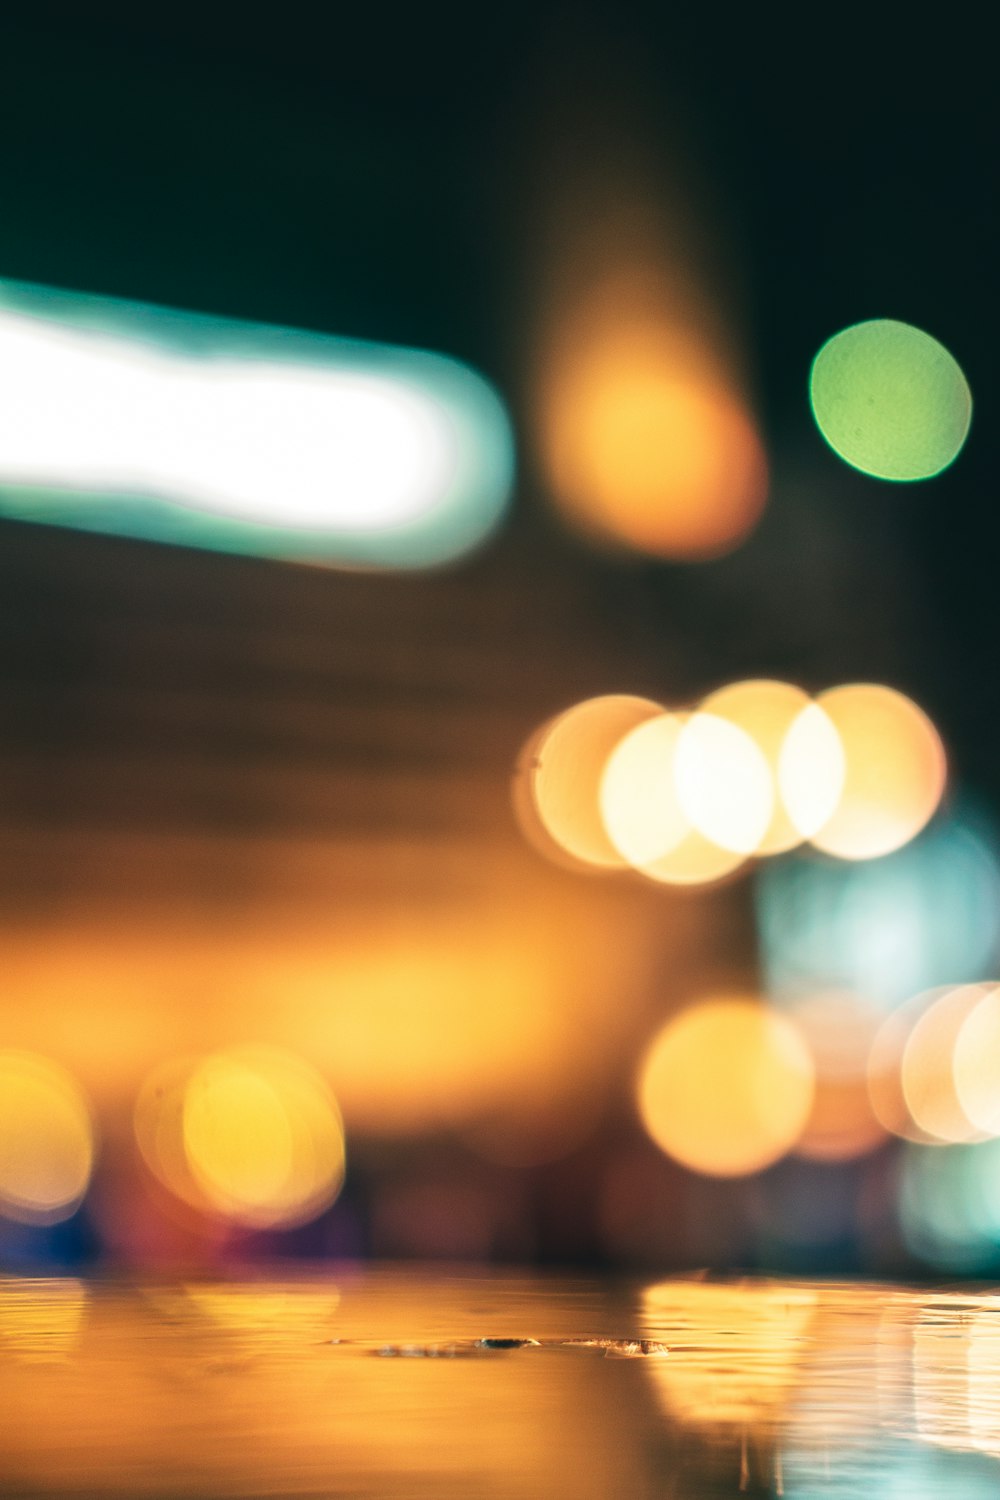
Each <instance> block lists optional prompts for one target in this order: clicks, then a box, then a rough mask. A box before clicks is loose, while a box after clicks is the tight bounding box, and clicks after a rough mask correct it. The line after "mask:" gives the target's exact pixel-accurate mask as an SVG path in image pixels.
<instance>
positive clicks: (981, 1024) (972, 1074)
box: [953, 985, 1000, 1136]
mask: <svg viewBox="0 0 1000 1500" xmlns="http://www.w3.org/2000/svg"><path fill="white" fill-rule="evenodd" d="M967 988H968V989H970V990H971V989H975V988H978V990H979V993H978V995H977V997H976V999H975V1002H974V1004H973V1005H972V1006H971V1008H970V1009H969V1012H968V1014H967V1015H966V1016H965V1018H964V1019H963V1021H962V1024H961V1026H960V1027H959V1031H958V1035H957V1037H956V1038H955V1045H954V1050H953V1079H954V1087H955V1093H956V1095H957V1096H958V1101H959V1103H960V1105H961V1108H962V1110H963V1112H964V1114H965V1115H966V1116H967V1118H968V1119H969V1120H970V1121H971V1123H972V1124H973V1125H974V1126H975V1127H976V1129H978V1130H980V1131H982V1132H983V1133H984V1134H986V1135H991V1136H998V1135H1000V1087H998V1084H1000V988H998V987H997V986H996V985H992V986H990V987H989V988H985V987H982V986H979V987H976V986H971V985H970V986H967Z"/></svg>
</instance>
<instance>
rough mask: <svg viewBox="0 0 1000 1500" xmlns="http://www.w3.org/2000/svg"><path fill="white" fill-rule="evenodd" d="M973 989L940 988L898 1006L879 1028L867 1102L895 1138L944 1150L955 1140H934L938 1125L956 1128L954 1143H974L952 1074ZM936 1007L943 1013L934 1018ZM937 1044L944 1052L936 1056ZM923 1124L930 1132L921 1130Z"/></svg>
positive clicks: (948, 1136) (941, 1136)
mask: <svg viewBox="0 0 1000 1500" xmlns="http://www.w3.org/2000/svg"><path fill="white" fill-rule="evenodd" d="M976 988H977V987H976V986H974V985H972V986H970V985H963V986H961V987H959V988H958V989H956V988H955V986H953V985H943V986H941V987H939V988H938V989H933V990H928V991H926V992H925V993H924V994H921V995H916V996H914V998H913V999H912V1000H908V1001H907V1002H906V1004H905V1005H899V1006H897V1007H896V1009H895V1010H894V1011H892V1012H891V1014H890V1015H888V1016H887V1017H886V1019H885V1020H884V1021H883V1022H882V1025H881V1026H880V1027H879V1030H878V1032H877V1033H876V1036H875V1040H874V1042H873V1043H872V1048H871V1052H870V1054H869V1057H868V1096H869V1098H870V1100H871V1104H872V1109H873V1110H874V1111H875V1115H876V1116H877V1118H878V1119H879V1120H880V1121H881V1122H882V1124H883V1125H884V1126H885V1128H886V1130H889V1131H891V1132H892V1134H893V1135H898V1136H899V1137H901V1139H903V1140H907V1141H913V1142H914V1143H915V1144H916V1145H921V1146H940V1145H942V1144H948V1143H950V1142H951V1141H952V1139H953V1137H952V1135H951V1134H950V1133H949V1134H938V1132H937V1129H936V1127H937V1126H939V1125H940V1126H942V1127H943V1128H944V1129H945V1130H949V1131H950V1129H951V1128H952V1127H954V1129H955V1130H956V1131H958V1132H959V1134H958V1135H957V1136H955V1137H954V1139H956V1140H965V1141H968V1140H972V1139H975V1138H976V1132H975V1131H974V1130H973V1129H972V1127H971V1125H970V1122H969V1120H968V1118H967V1117H966V1115H965V1112H964V1108H963V1106H962V1104H961V1102H960V1100H959V1097H958V1095H957V1092H956V1088H955V1082H954V1077H953V1071H952V1067H953V1063H952V1052H953V1047H954V1043H955V1037H956V1036H957V1034H958V1033H959V1031H960V1029H961V1025H962V1021H963V1020H964V1017H965V1015H966V1014H967V1013H968V1004H969V1002H970V1001H971V999H972V991H973V990H975V989H976ZM938 1002H942V1004H941V1009H940V1011H937V1012H936V1013H935V1014H933V1015H932V1013H933V1012H935V1007H936V1006H937V1004H938ZM925 1021H926V1023H927V1024H926V1025H923V1024H922V1023H923V1022H925ZM918 1028H919V1030H918ZM911 1040H913V1043H914V1045H913V1046H912V1048H911V1046H910V1043H911ZM940 1043H943V1045H944V1046H945V1047H946V1048H947V1050H946V1052H944V1053H941V1052H940V1051H939V1050H938V1048H939V1044H940ZM913 1106H915V1107H916V1109H917V1111H918V1113H919V1116H920V1118H916V1117H915V1115H914V1113H913ZM924 1119H926V1120H927V1121H928V1124H929V1125H930V1127H931V1128H925V1125H924V1124H923V1120H924ZM962 1132H964V1133H962Z"/></svg>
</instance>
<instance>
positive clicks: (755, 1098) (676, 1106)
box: [638, 997, 813, 1177]
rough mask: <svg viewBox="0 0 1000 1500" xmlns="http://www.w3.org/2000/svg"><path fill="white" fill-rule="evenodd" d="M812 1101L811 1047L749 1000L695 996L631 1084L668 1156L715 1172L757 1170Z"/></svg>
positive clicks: (790, 1135) (795, 1129) (801, 1122)
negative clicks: (701, 998)
mask: <svg viewBox="0 0 1000 1500" xmlns="http://www.w3.org/2000/svg"><path fill="white" fill-rule="evenodd" d="M812 1102H813V1064H812V1059H811V1058H810V1055H809V1049H808V1048H807V1046H806V1044H805V1042H804V1041H803V1039H802V1037H801V1035H800V1034H799V1032H798V1031H797V1030H796V1028H795V1027H794V1026H793V1025H792V1024H791V1022H789V1021H787V1020H785V1019H784V1018H783V1017H782V1016H779V1015H776V1014H775V1013H773V1012H772V1011H769V1010H767V1009H765V1008H764V1007H763V1006H762V1005H760V1004H758V1003H757V1002H756V1001H754V1000H750V999H743V998H727V997H724V998H718V999H710V1000H704V1001H701V1002H699V1003H698V1004H696V1005H693V1006H691V1007H690V1008H689V1009H688V1010H685V1011H683V1012H682V1013H681V1014H680V1015H679V1016H676V1017H674V1018H673V1019H672V1020H670V1021H668V1022H667V1024H666V1026H664V1027H663V1029H662V1031H660V1032H659V1034H658V1035H657V1037H656V1038H655V1039H654V1041H653V1043H652V1046H651V1047H650V1048H649V1051H648V1052H647V1053H646V1056H645V1058H644V1060H643V1063H642V1068H641V1071H640V1076H639V1083H638V1103H639V1112H640V1114H641V1116H642V1121H643V1124H644V1125H645V1127H646V1130H647V1131H648V1133H649V1134H650V1136H651V1137H652V1138H653V1140H654V1141H655V1142H656V1144H657V1145H658V1146H659V1147H660V1149H661V1150H662V1151H665V1152H666V1153H667V1155H668V1156H673V1157H675V1158H676V1159H677V1160H678V1161H680V1162H682V1163H683V1164H684V1166H686V1167H690V1168H691V1169H692V1170H693V1171H696V1172H703V1173H706V1174H707V1175H709V1176H713V1177H740V1176H744V1175H746V1174H747V1173H750V1172H758V1171H760V1170H761V1169H762V1168H763V1167H766V1166H769V1165H770V1164H771V1163H772V1162H774V1161H777V1160H778V1158H779V1157H781V1156H784V1155H785V1153H786V1152H787V1151H790V1150H791V1149H792V1147H793V1146H794V1145H795V1143H796V1141H797V1140H798V1139H799V1137H800V1135H801V1134H802V1131H803V1129H804V1128H805V1125H806V1122H807V1120H808V1118H809V1112H810V1110H811V1108H812Z"/></svg>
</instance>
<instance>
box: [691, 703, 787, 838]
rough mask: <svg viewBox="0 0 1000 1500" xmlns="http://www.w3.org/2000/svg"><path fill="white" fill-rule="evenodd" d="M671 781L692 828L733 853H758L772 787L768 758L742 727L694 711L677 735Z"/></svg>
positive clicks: (770, 807)
mask: <svg viewBox="0 0 1000 1500" xmlns="http://www.w3.org/2000/svg"><path fill="white" fill-rule="evenodd" d="M674 782H675V785H676V788H677V800H678V802H679V804H680V806H681V808H682V810H683V812H684V813H685V815H686V816H687V818H688V819H689V820H690V823H691V826H692V828H694V829H695V831H696V832H698V833H701V834H703V835H704V836H705V837H706V838H708V839H710V840H711V841H712V843H713V844H717V845H718V846H719V848H720V849H728V850H729V851H730V852H731V853H734V854H752V853H755V852H756V851H757V849H758V848H759V847H760V844H761V841H762V840H763V838H764V836H765V834H766V833H767V830H768V827H769V825H770V822H771V817H772V813H773V809H774V790H773V787H772V783H771V776H770V773H769V771H768V768H767V761H766V760H765V759H764V756H763V754H762V752H761V751H760V750H759V749H758V747H757V745H756V744H755V743H754V741H753V740H752V739H751V737H750V735H749V734H747V732H746V731H745V730H744V729H740V728H739V726H738V725H736V724H731V723H729V721H728V720H726V719H721V718H718V717H717V716H716V715H714V714H709V713H703V712H699V713H695V714H692V715H691V717H690V718H689V719H687V720H686V721H685V723H684V724H683V726H682V728H681V732H680V734H679V735H678V737H677V745H676V748H675V750H674Z"/></svg>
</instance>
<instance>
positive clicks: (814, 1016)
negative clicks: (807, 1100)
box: [792, 993, 886, 1161]
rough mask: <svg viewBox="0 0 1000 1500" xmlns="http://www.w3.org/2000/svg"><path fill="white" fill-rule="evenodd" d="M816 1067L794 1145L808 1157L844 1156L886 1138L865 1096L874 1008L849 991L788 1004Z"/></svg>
mask: <svg viewBox="0 0 1000 1500" xmlns="http://www.w3.org/2000/svg"><path fill="white" fill-rule="evenodd" d="M792 1014H793V1017H794V1020H795V1024H796V1026H797V1027H798V1028H799V1030H800V1031H801V1032H802V1035H803V1036H804V1037H805V1039H806V1043H807V1045H808V1047H809V1050H810V1052H811V1053H812V1057H813V1062H814V1064H815V1067H816V1092H815V1095H814V1097H813V1105H812V1110H811V1111H810V1114H809V1119H808V1120H807V1122H806V1126H805V1129H804V1130H803V1132H802V1136H801V1138H800V1140H799V1142H798V1144H797V1145H796V1147H795V1154H796V1155H797V1156H804V1157H807V1158H808V1159H809V1160H812V1161H849V1160H851V1159H852V1158H854V1157H857V1156H864V1155H865V1153H866V1152H868V1151H872V1150H874V1149H875V1147H876V1146H878V1145H879V1144H880V1143H881V1142H882V1141H884V1140H885V1138H886V1130H885V1127H884V1125H883V1124H882V1123H881V1121H880V1120H879V1119H878V1118H877V1116H876V1115H875V1113H874V1111H873V1109H872V1105H871V1100H870V1098H869V1095H868V1082H867V1066H868V1056H869V1053H870V1051H871V1046H872V1042H873V1041H874V1038H875V1034H876V1031H877V1027H878V1020H877V1017H876V1015H875V1012H874V1011H873V1010H872V1009H871V1008H870V1007H869V1006H868V1005H866V1004H865V1003H864V1002H863V1001H862V1000H860V999H859V998H858V997H857V996H856V995H851V994H839V993H829V994H817V995H810V996H808V997H807V998H806V999H804V1000H801V1001H799V1002H798V1004H796V1005H795V1007H794V1009H793V1012H792Z"/></svg>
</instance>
